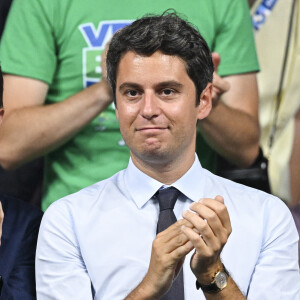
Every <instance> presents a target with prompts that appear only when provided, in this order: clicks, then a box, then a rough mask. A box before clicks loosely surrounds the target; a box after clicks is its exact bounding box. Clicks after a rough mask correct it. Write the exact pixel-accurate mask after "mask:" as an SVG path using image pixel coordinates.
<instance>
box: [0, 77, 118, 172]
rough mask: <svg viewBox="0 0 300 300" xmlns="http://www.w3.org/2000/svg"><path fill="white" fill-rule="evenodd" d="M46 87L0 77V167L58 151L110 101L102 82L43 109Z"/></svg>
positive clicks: (17, 163) (22, 79)
mask: <svg viewBox="0 0 300 300" xmlns="http://www.w3.org/2000/svg"><path fill="white" fill-rule="evenodd" d="M47 91H48V85H47V84H46V83H44V82H42V81H39V80H35V79H30V78H25V77H19V76H15V75H5V76H4V108H5V114H4V118H3V122H2V124H1V127H0V144H1V147H0V164H1V165H2V166H3V167H4V168H7V169H10V168H14V167H17V166H19V165H21V164H23V163H25V162H27V161H29V160H32V159H34V158H37V157H39V156H41V155H44V154H46V153H48V152H50V151H51V150H53V149H55V148H57V147H59V146H60V145H62V144H63V143H65V142H66V141H67V140H68V139H70V138H71V137H72V136H74V135H75V134H76V133H77V132H78V131H79V130H80V129H81V128H83V127H84V126H85V125H86V124H88V123H89V122H90V121H91V120H92V119H93V118H95V117H96V116H97V115H98V114H99V113H100V112H102V111H103V110H104V109H105V108H106V107H107V106H108V105H109V104H110V103H111V101H112V97H111V91H110V88H109V86H108V84H107V83H106V81H102V82H99V83H97V84H94V85H93V86H91V87H89V88H87V89H85V90H83V91H81V92H79V93H77V94H75V95H73V96H71V97H70V98H68V99H66V100H64V101H62V102H60V103H55V104H51V105H44V102H45V98H46V95H47Z"/></svg>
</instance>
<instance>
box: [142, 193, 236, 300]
mask: <svg viewBox="0 0 300 300" xmlns="http://www.w3.org/2000/svg"><path fill="white" fill-rule="evenodd" d="M231 230H232V229H231V223H230V219H229V214H228V211H227V208H226V206H225V205H224V199H223V197H221V196H216V197H215V199H209V198H204V199H201V200H200V201H199V202H194V203H193V204H191V206H190V210H189V211H184V212H183V219H182V220H179V221H177V222H176V223H174V224H173V225H171V226H170V227H169V228H167V229H166V230H165V231H163V232H161V233H159V234H158V235H157V237H156V238H155V240H154V242H153V245H152V253H151V260H150V265H149V269H148V272H147V274H146V276H145V278H144V279H143V282H142V284H143V285H144V287H145V289H144V290H145V291H147V294H148V295H152V296H151V299H159V298H160V297H162V296H163V295H164V294H165V293H166V292H167V291H168V290H169V289H170V287H171V285H172V282H173V280H174V279H175V278H176V276H177V275H178V273H179V271H180V269H181V267H182V265H183V262H184V259H185V256H186V255H187V254H188V253H189V252H190V251H192V250H193V249H195V252H194V254H193V255H192V258H191V262H190V266H191V270H192V272H193V273H194V274H195V277H196V278H197V280H198V281H199V282H200V283H202V284H209V283H210V282H211V281H212V277H213V275H214V274H215V272H216V271H217V270H218V269H219V268H220V267H221V266H222V263H221V259H220V254H221V251H222V249H223V247H224V245H225V244H226V242H227V239H228V237H229V235H230V233H231Z"/></svg>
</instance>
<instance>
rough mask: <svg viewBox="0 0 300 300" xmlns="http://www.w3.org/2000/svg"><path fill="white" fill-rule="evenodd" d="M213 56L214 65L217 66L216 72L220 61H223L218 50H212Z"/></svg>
mask: <svg viewBox="0 0 300 300" xmlns="http://www.w3.org/2000/svg"><path fill="white" fill-rule="evenodd" d="M211 57H212V61H213V64H214V67H215V72H217V71H218V67H219V64H220V61H221V56H220V54H219V53H217V52H212V54H211Z"/></svg>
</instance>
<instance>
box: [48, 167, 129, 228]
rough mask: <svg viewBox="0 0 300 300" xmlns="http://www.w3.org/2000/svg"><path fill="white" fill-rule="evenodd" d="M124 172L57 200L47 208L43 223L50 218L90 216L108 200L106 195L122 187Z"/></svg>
mask: <svg viewBox="0 0 300 300" xmlns="http://www.w3.org/2000/svg"><path fill="white" fill-rule="evenodd" d="M123 174H124V171H120V172H118V173H116V174H115V175H113V176H112V177H110V178H108V179H105V180H102V181H99V182H97V183H95V184H93V185H91V186H89V187H86V188H84V189H82V190H80V191H78V192H76V193H74V194H70V195H68V196H66V197H63V198H61V199H59V200H57V201H55V202H54V203H52V204H51V205H50V207H49V208H48V209H47V210H46V212H45V214H44V217H43V223H44V222H45V220H48V219H50V218H51V219H53V218H64V219H65V218H70V220H71V219H74V218H76V219H77V217H78V218H79V219H82V218H88V215H89V214H90V212H91V211H93V210H94V209H95V207H99V206H101V205H102V203H103V202H105V201H106V200H107V197H104V195H106V196H107V194H109V195H111V196H112V195H113V194H114V192H115V191H120V189H122V180H121V179H122V177H123Z"/></svg>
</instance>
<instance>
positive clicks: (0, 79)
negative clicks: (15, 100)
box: [0, 66, 3, 108]
mask: <svg viewBox="0 0 300 300" xmlns="http://www.w3.org/2000/svg"><path fill="white" fill-rule="evenodd" d="M2 107H3V76H2V70H1V66H0V108H2Z"/></svg>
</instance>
